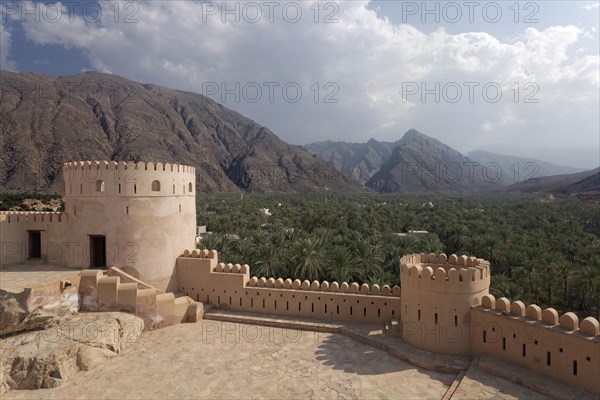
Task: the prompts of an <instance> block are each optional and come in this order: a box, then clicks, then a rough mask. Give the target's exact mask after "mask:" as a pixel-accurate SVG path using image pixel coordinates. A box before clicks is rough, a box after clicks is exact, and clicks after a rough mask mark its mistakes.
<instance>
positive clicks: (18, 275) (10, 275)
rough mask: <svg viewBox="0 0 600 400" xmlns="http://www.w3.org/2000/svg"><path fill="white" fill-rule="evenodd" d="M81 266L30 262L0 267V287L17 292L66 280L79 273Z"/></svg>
mask: <svg viewBox="0 0 600 400" xmlns="http://www.w3.org/2000/svg"><path fill="white" fill-rule="evenodd" d="M80 272H81V268H77V269H74V268H69V267H63V266H58V265H50V264H44V263H37V262H30V263H25V264H18V265H11V266H2V267H0V289H2V290H6V291H9V292H15V293H19V292H22V291H23V289H25V288H32V287H37V286H43V285H45V284H48V283H51V282H56V281H61V280H68V279H70V278H74V277H76V276H78V275H79V273H80Z"/></svg>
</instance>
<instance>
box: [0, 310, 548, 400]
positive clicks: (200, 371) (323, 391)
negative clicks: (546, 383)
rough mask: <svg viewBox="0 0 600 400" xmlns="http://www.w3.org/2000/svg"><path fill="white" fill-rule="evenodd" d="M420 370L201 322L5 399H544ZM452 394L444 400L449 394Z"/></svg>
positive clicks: (367, 352) (272, 333)
mask: <svg viewBox="0 0 600 400" xmlns="http://www.w3.org/2000/svg"><path fill="white" fill-rule="evenodd" d="M456 377H457V375H454V374H445V373H441V372H433V371H429V370H426V369H422V368H417V367H415V366H413V365H411V364H409V363H406V362H404V361H402V360H399V359H397V358H395V357H392V356H391V355H389V354H388V353H386V352H384V351H382V350H379V349H376V348H374V347H371V346H368V345H365V344H362V343H358V342H356V341H355V340H353V339H351V338H349V337H346V336H343V335H340V334H332V333H323V332H310V331H300V330H293V329H283V328H276V327H265V326H257V325H249V324H238V323H231V322H221V321H208V320H204V321H202V322H200V323H197V324H182V325H175V326H171V327H167V328H163V329H159V330H156V331H152V332H145V333H144V334H143V335H142V336H141V337H140V338H139V339H138V340H137V342H136V343H133V344H132V345H131V346H130V347H128V349H127V350H125V352H124V353H122V354H121V355H120V356H118V357H116V358H114V359H111V360H107V361H106V362H105V363H104V364H102V365H101V366H99V367H98V368H96V369H94V370H92V371H87V372H80V373H77V374H75V376H73V377H71V378H70V380H69V381H68V382H67V383H65V384H64V385H63V386H60V387H58V388H55V389H40V390H36V391H18V390H13V391H10V392H8V393H5V394H4V395H3V396H2V397H3V400H5V399H6V400H8V399H164V398H168V399H191V398H194V399H241V398H244V399H290V398H302V399H305V398H310V399H442V398H448V395H450V394H452V397H451V398H453V399H488V398H494V399H515V398H532V399H543V398H544V396H542V395H540V394H537V393H535V392H532V391H529V390H527V389H525V388H523V387H520V386H518V385H515V384H512V383H510V382H508V381H506V380H503V379H501V378H498V377H495V376H493V375H490V374H488V373H486V372H483V371H481V370H479V369H477V368H474V367H471V368H470V369H469V371H468V372H467V374H466V376H465V377H464V378H463V379H462V381H461V382H460V384H459V385H458V387H457V388H456V391H455V392H454V393H451V392H452V391H453V390H452V391H451V392H449V393H447V391H448V388H449V387H450V385H451V384H452V383H453V382H454V380H455V378H456ZM445 396H446V397H445Z"/></svg>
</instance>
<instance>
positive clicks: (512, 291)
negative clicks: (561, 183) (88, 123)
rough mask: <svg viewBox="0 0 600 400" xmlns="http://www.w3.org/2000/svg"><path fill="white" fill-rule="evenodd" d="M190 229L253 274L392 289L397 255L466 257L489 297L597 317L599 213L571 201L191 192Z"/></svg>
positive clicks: (224, 259)
mask: <svg viewBox="0 0 600 400" xmlns="http://www.w3.org/2000/svg"><path fill="white" fill-rule="evenodd" d="M263 208H268V209H269V210H270V214H271V215H270V216H268V215H265V213H264V212H263V211H262V210H261V209H263ZM198 224H200V225H203V224H206V225H207V229H208V230H209V231H212V234H210V235H205V236H203V238H202V240H201V242H200V243H199V245H198V246H199V247H200V248H207V249H216V250H217V251H219V253H220V259H221V261H222V262H226V263H247V264H250V265H251V267H252V274H253V275H256V276H259V277H261V276H264V277H274V278H284V279H285V278H299V279H308V280H311V281H312V280H319V281H321V280H327V281H330V282H332V281H337V282H359V283H364V282H366V283H369V284H374V283H377V284H380V285H382V284H389V285H395V284H398V282H399V279H400V277H399V260H400V257H401V256H402V255H403V254H407V253H414V252H426V253H431V252H433V253H438V254H439V253H441V252H444V253H446V254H452V253H455V254H468V255H475V256H477V257H481V258H485V259H488V260H490V262H491V265H492V287H491V289H490V290H491V292H492V294H494V295H495V296H496V297H500V296H505V297H508V298H510V299H520V300H522V301H524V302H526V303H536V304H538V305H540V306H542V307H550V306H552V307H554V308H556V309H557V310H559V311H560V312H565V311H575V312H578V313H579V314H581V316H588V315H592V316H595V317H596V318H598V317H600V315H599V314H600V313H599V309H600V207H598V205H596V204H593V203H588V202H585V201H582V200H580V199H578V198H576V197H572V198H565V199H555V198H552V197H551V196H537V195H522V194H518V195H516V194H515V195H509V194H506V195H497V194H496V195H493V196H492V195H480V196H475V195H470V196H465V195H462V196H449V195H443V196H442V195H423V196H416V195H412V196H399V195H368V194H346V195H343V194H304V195H290V194H244V195H240V194H232V193H230V194H218V195H216V194H215V195H200V196H199V198H198ZM408 230H427V231H428V232H430V234H428V235H426V236H424V237H421V238H415V237H413V236H401V235H398V234H397V233H401V232H407V231H408Z"/></svg>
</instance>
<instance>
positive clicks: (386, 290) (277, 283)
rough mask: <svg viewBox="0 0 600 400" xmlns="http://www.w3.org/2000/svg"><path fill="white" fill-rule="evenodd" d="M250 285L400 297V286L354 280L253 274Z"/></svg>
mask: <svg viewBox="0 0 600 400" xmlns="http://www.w3.org/2000/svg"><path fill="white" fill-rule="evenodd" d="M248 286H250V287H265V288H274V289H291V290H310V291H317V292H330V293H347V294H360V295H374V296H396V297H400V286H394V287H393V288H391V287H390V286H389V285H383V287H381V288H380V287H379V285H377V284H375V285H373V286H370V287H369V285H368V284H366V283H363V284H362V285H359V284H358V283H356V282H353V283H352V284H349V283H348V282H343V283H342V284H339V283H338V282H332V283H331V284H330V283H329V282H327V281H323V282H319V281H317V280H315V281H312V282H310V281H309V280H304V281H301V280H300V279H295V280H292V279H289V278H288V279H285V280H284V279H282V278H278V279H275V278H264V277H263V278H258V277H256V276H253V277H252V278H250V280H249V281H248Z"/></svg>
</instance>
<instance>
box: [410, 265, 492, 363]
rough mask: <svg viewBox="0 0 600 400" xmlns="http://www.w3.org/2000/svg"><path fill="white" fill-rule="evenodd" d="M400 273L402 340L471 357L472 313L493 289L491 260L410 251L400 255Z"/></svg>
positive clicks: (450, 353)
mask: <svg viewBox="0 0 600 400" xmlns="http://www.w3.org/2000/svg"><path fill="white" fill-rule="evenodd" d="M400 276H401V288H402V290H401V307H402V309H401V322H402V338H403V340H404V341H405V342H407V343H409V344H411V345H413V346H415V347H418V348H421V349H423V350H427V351H431V352H434V353H439V354H447V355H453V356H468V355H469V354H470V340H471V338H470V336H471V330H470V329H469V325H468V322H469V315H470V314H469V311H470V309H471V307H472V306H474V305H478V304H481V298H482V297H483V296H484V295H486V294H488V293H489V287H490V264H489V262H488V261H485V260H483V259H481V258H475V257H467V256H460V257H457V256H456V255H454V254H453V255H451V256H450V257H447V256H446V255H445V254H441V255H440V256H438V257H436V256H435V254H411V255H406V256H404V257H402V258H401V259H400Z"/></svg>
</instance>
